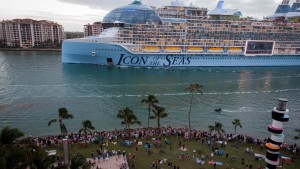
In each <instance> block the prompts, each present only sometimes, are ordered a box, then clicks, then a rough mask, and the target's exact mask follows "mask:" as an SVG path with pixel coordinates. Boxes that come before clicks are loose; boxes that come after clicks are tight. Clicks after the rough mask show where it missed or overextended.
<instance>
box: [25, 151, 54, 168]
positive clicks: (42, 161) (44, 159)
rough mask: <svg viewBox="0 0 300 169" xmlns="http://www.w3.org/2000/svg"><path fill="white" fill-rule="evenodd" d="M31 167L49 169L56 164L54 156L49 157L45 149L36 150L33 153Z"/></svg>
mask: <svg viewBox="0 0 300 169" xmlns="http://www.w3.org/2000/svg"><path fill="white" fill-rule="evenodd" d="M31 157H32V159H31V162H30V164H29V167H30V168H32V169H48V168H50V166H51V165H52V164H53V163H54V162H55V158H54V156H48V154H47V153H46V152H45V150H44V149H41V148H36V149H34V150H33V151H32V154H31Z"/></svg>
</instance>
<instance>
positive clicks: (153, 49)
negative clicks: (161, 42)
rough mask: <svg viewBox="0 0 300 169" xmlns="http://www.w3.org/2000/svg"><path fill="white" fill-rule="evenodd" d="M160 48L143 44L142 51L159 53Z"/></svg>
mask: <svg viewBox="0 0 300 169" xmlns="http://www.w3.org/2000/svg"><path fill="white" fill-rule="evenodd" d="M159 51H160V48H159V47H158V46H144V47H143V52H145V53H159Z"/></svg>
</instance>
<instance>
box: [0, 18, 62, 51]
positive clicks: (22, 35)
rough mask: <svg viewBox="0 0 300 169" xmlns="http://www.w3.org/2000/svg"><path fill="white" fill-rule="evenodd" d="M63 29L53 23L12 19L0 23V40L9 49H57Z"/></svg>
mask: <svg viewBox="0 0 300 169" xmlns="http://www.w3.org/2000/svg"><path fill="white" fill-rule="evenodd" d="M64 39H65V34H64V29H63V26H62V25H59V24H58V23H56V22H53V21H47V20H40V21H37V20H32V19H13V20H5V21H4V20H3V21H2V22H0V40H1V42H2V43H4V44H5V45H6V46H10V47H25V48H26V47H59V46H60V44H61V43H62V41H63V40H64Z"/></svg>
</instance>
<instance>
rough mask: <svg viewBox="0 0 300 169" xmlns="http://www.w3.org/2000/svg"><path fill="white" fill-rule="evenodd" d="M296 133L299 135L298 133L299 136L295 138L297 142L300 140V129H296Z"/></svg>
mask: <svg viewBox="0 0 300 169" xmlns="http://www.w3.org/2000/svg"><path fill="white" fill-rule="evenodd" d="M295 132H297V133H298V135H297V136H295V137H294V139H295V140H298V139H300V129H295Z"/></svg>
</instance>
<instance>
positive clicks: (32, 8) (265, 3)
mask: <svg viewBox="0 0 300 169" xmlns="http://www.w3.org/2000/svg"><path fill="white" fill-rule="evenodd" d="M132 1H133V0H48V1H45V2H44V1H43V3H41V1H40V0H26V1H19V0H9V1H4V2H3V4H2V5H1V6H0V20H2V19H4V20H6V19H14V18H32V19H37V20H42V19H47V20H53V21H55V22H58V23H59V24H62V25H63V26H64V27H65V30H67V31H76V30H77V31H82V30H83V25H85V24H87V23H93V22H96V21H102V19H103V17H104V16H105V15H106V14H107V13H108V12H109V11H111V10H113V9H115V8H118V7H121V6H125V5H128V4H130V3H131V2H132ZM171 1H172V0H142V3H143V4H146V5H151V6H155V7H162V6H167V5H170V4H171ZM173 1H176V0H173ZM178 1H180V2H183V3H184V5H186V6H188V5H190V3H192V4H193V6H196V7H204V8H207V9H208V10H212V9H214V8H215V7H216V5H217V2H218V0H178ZM281 1H282V0H225V3H224V8H231V9H239V10H240V11H241V12H242V14H243V16H244V17H245V16H252V17H255V18H263V16H269V15H272V14H273V13H274V12H275V10H276V8H277V6H278V4H280V2H281ZM291 2H294V0H292V1H291ZM290 4H291V3H290Z"/></svg>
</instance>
